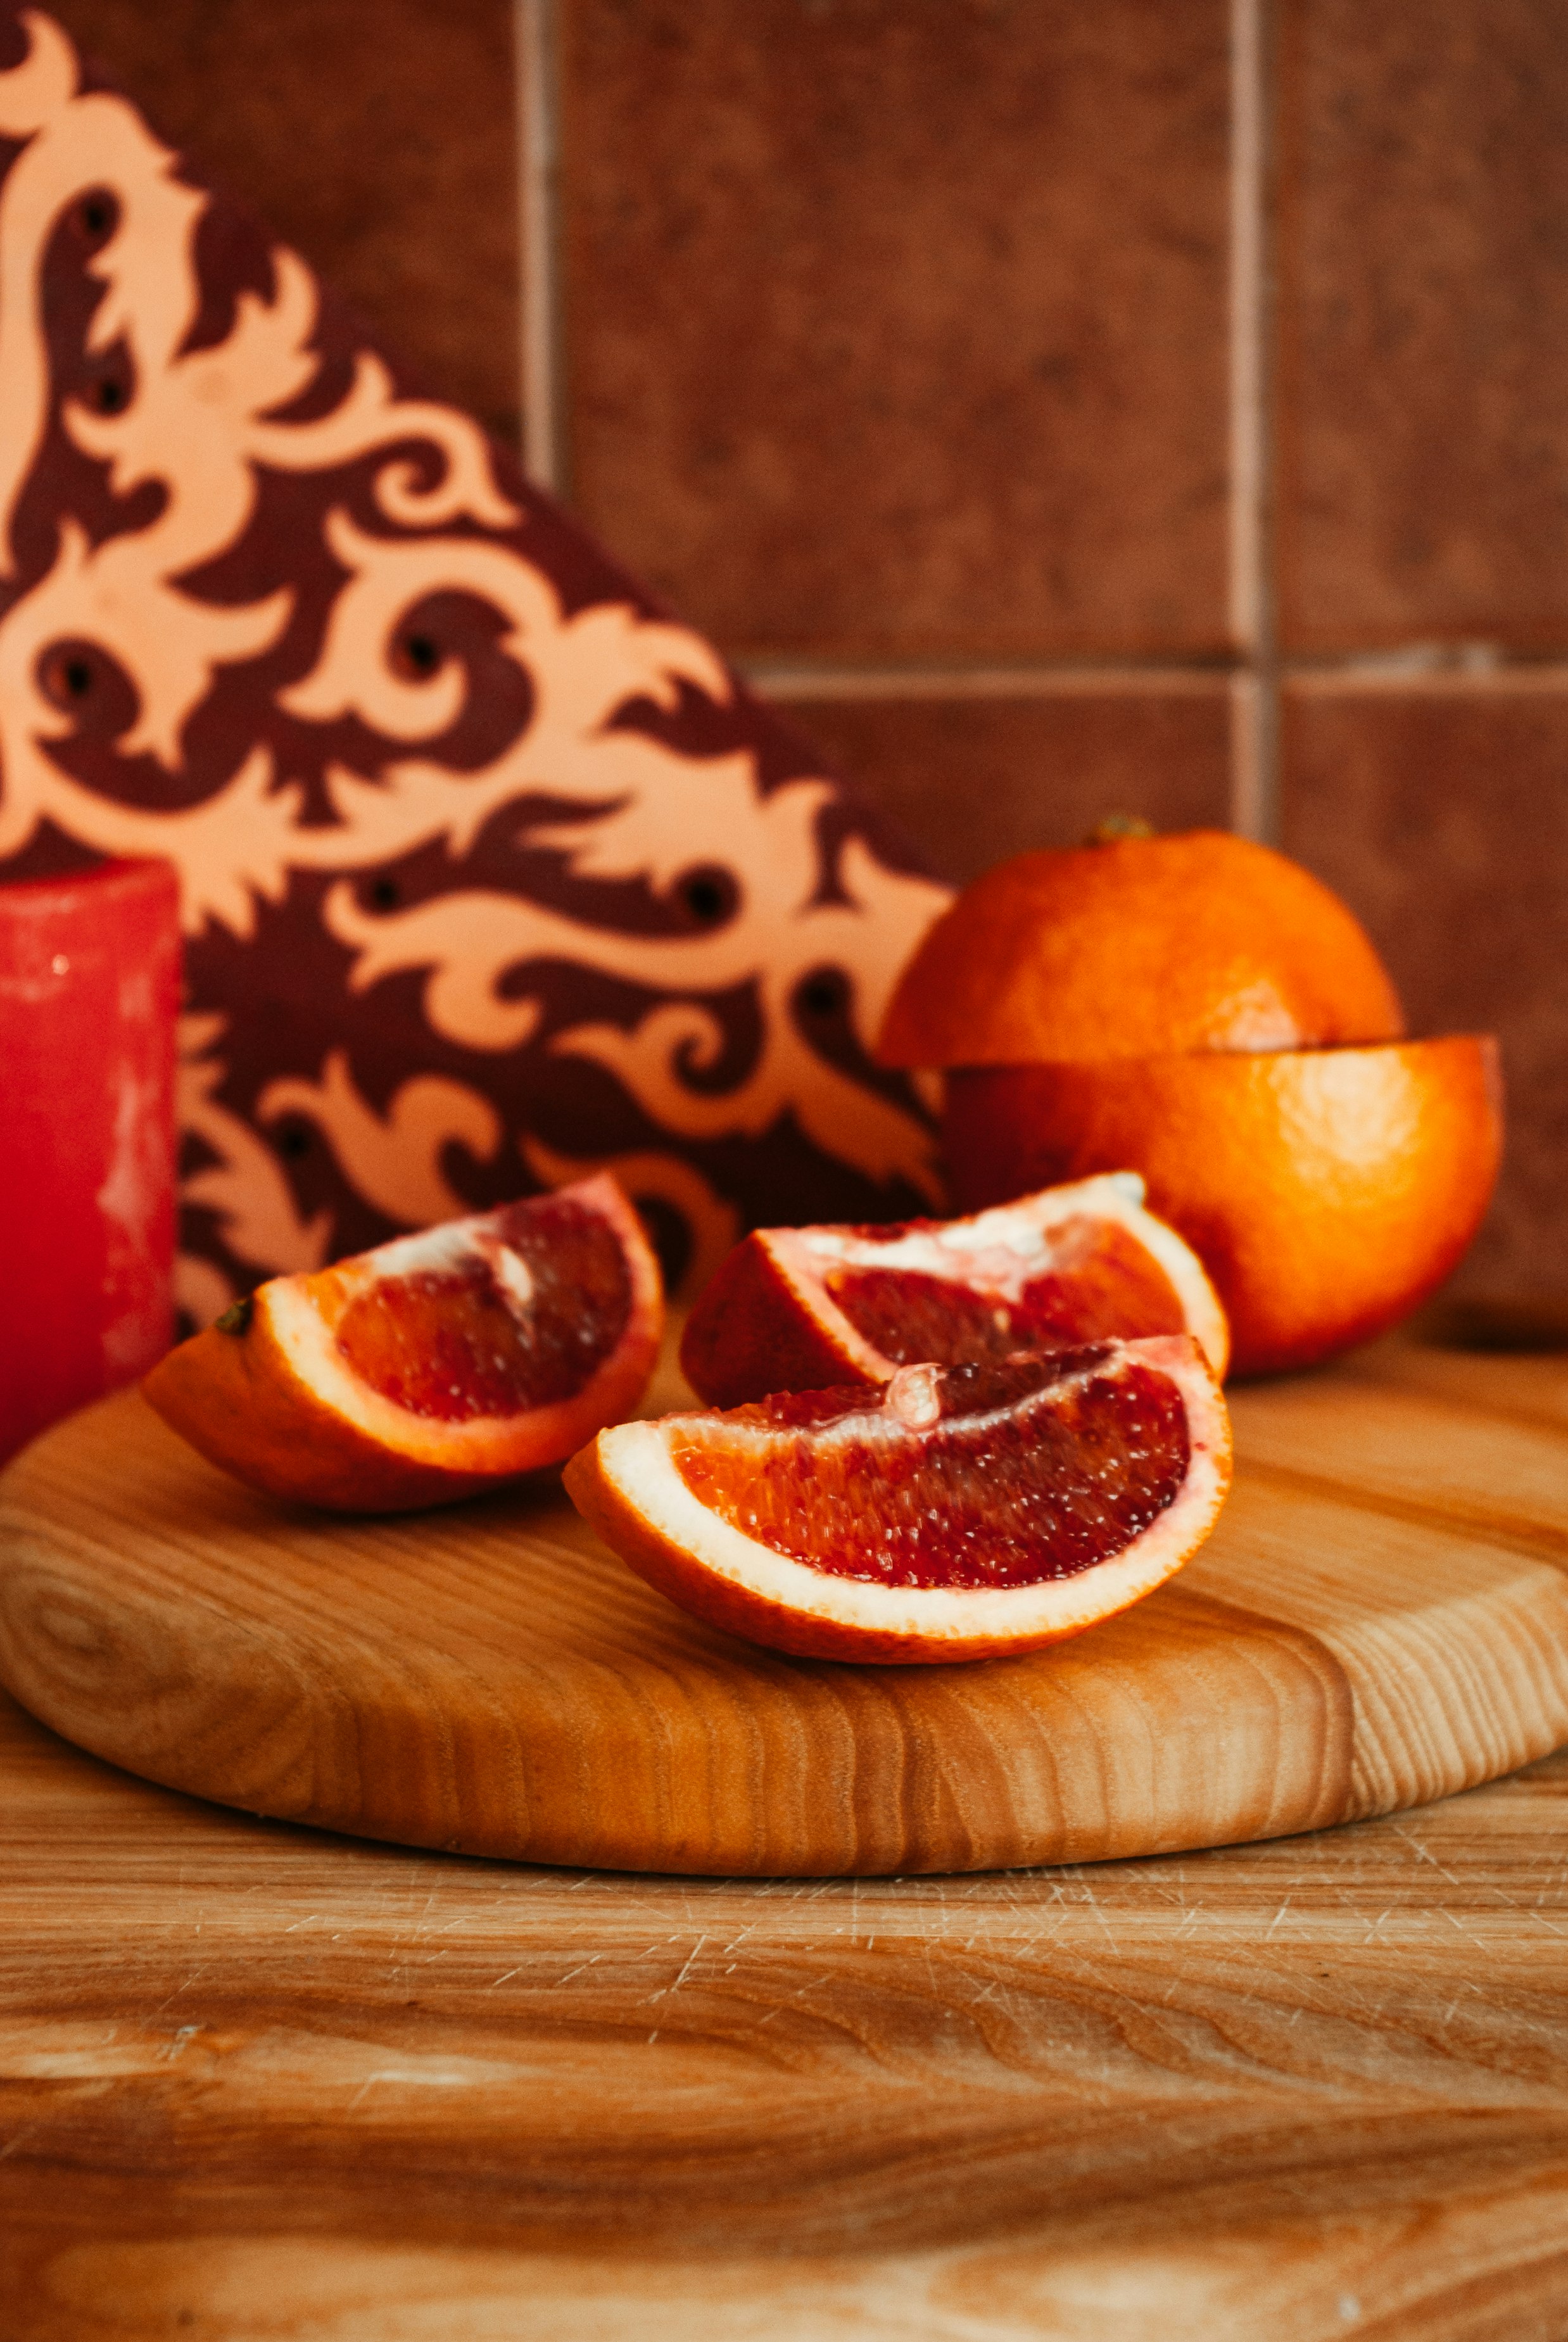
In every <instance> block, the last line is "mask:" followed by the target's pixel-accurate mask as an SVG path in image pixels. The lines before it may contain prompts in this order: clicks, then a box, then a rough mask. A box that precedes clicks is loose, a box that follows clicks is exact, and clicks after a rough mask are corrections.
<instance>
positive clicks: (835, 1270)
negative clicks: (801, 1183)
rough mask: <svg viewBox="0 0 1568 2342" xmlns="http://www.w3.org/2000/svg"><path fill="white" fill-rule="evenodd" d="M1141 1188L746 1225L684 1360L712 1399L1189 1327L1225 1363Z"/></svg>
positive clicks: (1176, 1244) (1194, 1289)
mask: <svg viewBox="0 0 1568 2342" xmlns="http://www.w3.org/2000/svg"><path fill="white" fill-rule="evenodd" d="M1143 1196H1144V1183H1143V1181H1142V1180H1141V1179H1140V1178H1139V1177H1138V1176H1136V1175H1135V1174H1133V1173H1128V1172H1113V1173H1110V1174H1109V1175H1101V1176H1095V1177H1093V1178H1089V1179H1084V1180H1079V1181H1076V1182H1074V1183H1073V1184H1071V1185H1067V1186H1056V1187H1054V1188H1051V1189H1048V1190H1045V1191H1044V1192H1042V1193H1039V1194H1036V1195H1032V1196H1018V1197H1017V1198H1016V1199H1015V1200H1014V1201H1013V1202H1010V1203H1008V1204H1007V1205H1006V1206H1004V1207H1003V1208H1000V1209H993V1210H988V1211H982V1212H980V1213H977V1214H974V1215H972V1216H969V1217H968V1218H964V1219H956V1220H947V1221H941V1220H912V1221H906V1222H904V1223H902V1224H899V1225H895V1226H880V1227H879V1226H869V1227H834V1226H819V1227H804V1228H764V1229H758V1230H756V1231H754V1233H753V1234H752V1235H751V1236H748V1237H746V1238H745V1239H744V1242H743V1243H742V1244H740V1245H737V1246H736V1247H735V1249H734V1252H732V1253H731V1254H730V1255H729V1256H728V1257H727V1258H726V1259H725V1260H724V1263H723V1264H722V1265H721V1266H720V1267H719V1269H718V1270H717V1272H716V1273H715V1275H714V1277H713V1279H712V1281H711V1282H710V1284H709V1285H708V1286H707V1287H706V1289H705V1290H704V1293H703V1294H702V1296H700V1298H699V1300H698V1302H697V1304H696V1306H695V1308H694V1310H693V1311H692V1314H691V1316H690V1318H689V1319H688V1321H687V1325H686V1330H685V1335H684V1339H683V1342H682V1346H681V1362H682V1365H683V1366H684V1369H685V1372H686V1376H687V1378H688V1380H689V1381H690V1382H691V1385H692V1387H693V1388H694V1390H695V1391H696V1392H698V1394H699V1395H700V1396H702V1397H703V1398H704V1399H706V1400H707V1401H708V1403H709V1404H710V1405H711V1406H739V1405H742V1404H744V1403H745V1402H747V1401H749V1400H752V1399H759V1398H764V1397H766V1396H768V1394H769V1393H770V1392H773V1391H780V1390H824V1389H836V1388H838V1387H839V1386H848V1385H850V1384H854V1383H860V1384H864V1385H866V1386H874V1385H876V1384H878V1383H883V1382H885V1381H886V1380H887V1379H888V1377H889V1376H891V1375H892V1374H893V1373H894V1371H895V1370H896V1369H897V1368H898V1367H899V1366H907V1365H913V1364H915V1363H917V1362H922V1361H925V1362H934V1363H936V1364H940V1365H944V1366H958V1365H964V1364H972V1363H974V1362H977V1361H980V1360H984V1359H992V1360H998V1359H1002V1358H1004V1357H1006V1356H1009V1355H1010V1354H1011V1353H1012V1352H1013V1351H1014V1350H1018V1349H1044V1348H1052V1347H1071V1346H1073V1345H1074V1344H1081V1343H1084V1342H1094V1341H1101V1340H1105V1339H1110V1338H1112V1337H1116V1338H1123V1339H1134V1338H1139V1337H1142V1336H1150V1335H1156V1334H1176V1333H1191V1334H1193V1335H1195V1336H1197V1339H1198V1341H1199V1343H1200V1344H1201V1345H1202V1346H1203V1351H1204V1353H1205V1355H1206V1356H1207V1357H1208V1359H1209V1362H1210V1364H1211V1365H1212V1366H1213V1367H1214V1369H1215V1371H1216V1372H1217V1373H1220V1374H1223V1372H1224V1367H1225V1359H1226V1355H1227V1349H1228V1335H1227V1331H1226V1327H1225V1322H1224V1312H1223V1309H1222V1308H1221V1306H1220V1303H1219V1300H1218V1298H1217V1296H1216V1295H1215V1293H1214V1291H1213V1286H1212V1285H1211V1284H1210V1282H1209V1280H1208V1278H1207V1276H1205V1274H1204V1272H1203V1266H1202V1265H1201V1263H1200V1262H1199V1260H1198V1258H1197V1256H1196V1255H1195V1254H1194V1253H1193V1250H1192V1248H1191V1246H1188V1245H1187V1244H1185V1243H1184V1242H1183V1239H1182V1238H1181V1237H1180V1236H1177V1235H1176V1234H1175V1232H1174V1230H1173V1229H1171V1228H1170V1227H1168V1226H1165V1225H1164V1223H1162V1222H1161V1221H1159V1220H1157V1219H1156V1218H1154V1216H1153V1215H1152V1214H1150V1213H1149V1212H1147V1211H1145V1210H1144V1206H1143Z"/></svg>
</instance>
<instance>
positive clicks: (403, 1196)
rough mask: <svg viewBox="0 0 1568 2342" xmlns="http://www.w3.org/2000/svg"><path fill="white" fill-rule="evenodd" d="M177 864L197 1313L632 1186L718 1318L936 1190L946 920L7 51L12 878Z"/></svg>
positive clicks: (600, 581)
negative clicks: (552, 1203)
mask: <svg viewBox="0 0 1568 2342" xmlns="http://www.w3.org/2000/svg"><path fill="white" fill-rule="evenodd" d="M103 855H158V856H166V857H167V858H168V859H169V860H170V861H172V862H173V863H174V864H175V867H176V868H177V870H178V873H179V877H180V886H181V895H182V904H183V916H184V922H185V929H186V943H187V970H188V983H189V1003H188V1014H187V1016H186V1017H185V1037H184V1059H185V1064H184V1076H183V1086H182V1119H183V1126H184V1146H183V1206H184V1211H183V1253H182V1265H181V1299H182V1302H183V1304H184V1306H185V1309H186V1311H187V1313H188V1314H189V1316H191V1317H193V1318H194V1319H195V1320H196V1321H197V1322H198V1323H199V1322H205V1321H206V1320H207V1319H209V1318H211V1317H212V1316H215V1314H216V1313H217V1311H219V1310H220V1309H221V1308H223V1307H224V1306H225V1305H226V1303H227V1302H228V1301H229V1300H230V1299H232V1298H233V1297H234V1296H235V1294H236V1293H238V1292H239V1291H242V1290H244V1289H245V1288H247V1287H248V1286H251V1285H254V1284H255V1282H256V1281H257V1280H258V1278H259V1277H261V1276H267V1275H271V1274H274V1273H275V1272H278V1271H286V1270H294V1269H300V1268H310V1267H315V1266H320V1265H321V1264H323V1263H325V1261H327V1260H329V1259H331V1258H334V1257H335V1256H339V1255H341V1254H343V1253H345V1252H349V1251H355V1250H358V1249H360V1248H361V1247H363V1246H366V1245H369V1244H372V1243H375V1242H379V1241H381V1240H383V1239H384V1238H385V1237H387V1236H391V1235H393V1234H394V1233H396V1232H398V1231H400V1230H403V1229H406V1228H411V1227H415V1226H424V1225H426V1224H427V1223H429V1222H430V1221H432V1220H434V1219H438V1218H443V1217H445V1216H450V1215H452V1214H454V1213H458V1212H464V1211H473V1210H482V1209H484V1208H487V1207H488V1206H491V1205H493V1204H494V1203H496V1202H499V1201H502V1200H504V1199H505V1198H506V1197H508V1196H514V1195H517V1194H520V1193H523V1192H526V1191H528V1190H530V1189H533V1188H535V1187H538V1186H545V1185H556V1184H559V1183H561V1182H563V1181H564V1180H567V1179H571V1178H575V1177H578V1176H582V1174H583V1173H584V1172H585V1171H587V1170H589V1169H596V1168H601V1167H606V1168H609V1169H611V1170H613V1171H615V1172H616V1173H617V1174H618V1176H620V1177H621V1178H622V1180H623V1182H624V1184H625V1185H626V1186H627V1187H628V1189H629V1190H630V1191H631V1192H632V1193H633V1194H634V1195H635V1196H636V1197H637V1199H638V1200H639V1202H640V1203H641V1204H642V1205H643V1206H644V1210H645V1212H646V1213H647V1215H648V1216H649V1218H650V1220H651V1221H652V1223H653V1225H654V1228H655V1230H656V1232H657V1233H658V1234H659V1235H660V1236H661V1237H662V1238H663V1239H664V1246H665V1249H666V1252H667V1253H668V1254H669V1255H670V1256H672V1258H673V1259H674V1261H675V1262H676V1264H677V1265H678V1266H680V1265H684V1281H685V1282H686V1283H687V1284H688V1285H691V1284H693V1283H694V1282H695V1281H697V1280H698V1279H700V1277H701V1276H703V1275H704V1273H705V1272H706V1270H708V1269H709V1268H711V1267H712V1266H713V1265H714V1262H715V1261H716V1259H717V1258H718V1257H719V1256H721V1255H722V1253H723V1252H724V1249H725V1248H726V1247H727V1246H728V1245H729V1244H730V1243H731V1242H732V1241H733V1240H734V1237H735V1236H736V1235H738V1234H739V1233H741V1232H742V1231H743V1230H744V1227H746V1226H750V1225H754V1224H755V1223H757V1222H759V1221H781V1220H791V1219H812V1220H816V1219H825V1218H846V1217H847V1218H856V1219H882V1218H888V1217H894V1216H901V1215H903V1214H906V1213H907V1212H909V1211H911V1210H918V1209H921V1208H924V1207H927V1206H930V1205H931V1204H933V1203H934V1202H936V1201H938V1200H939V1194H940V1191H939V1186H938V1180H937V1171H936V1165H935V1160H934V1153H933V1142H932V1136H931V1128H930V1124H929V1121H928V1119H927V1117H926V1116H925V1115H924V1112H923V1110H922V1107H921V1105H920V1102H919V1100H918V1099H917V1098H916V1096H914V1093H913V1092H912V1090H911V1089H910V1088H909V1087H908V1086H907V1085H906V1084H905V1083H904V1080H903V1079H902V1078H900V1077H896V1076H889V1075H887V1074H885V1073H884V1072H882V1071H881V1070H879V1069H878V1068H877V1067H875V1066H874V1065H873V1063H872V1061H871V1057H870V1048H871V1044H872V1040H873V1038H874V1033H875V1030H876V1027H877V1025H878V1022H879V1020H880V1017H881V1015H882V1012H883V1009H884V1005H885V1002H886V998H887V996H888V993H889V991H890V989H891V986H892V984H893V981H894V977H895V976H896V974H897V971H898V969H899V967H900V966H901V965H902V963H903V961H904V958H905V956H907V954H908V952H909V951H910V950H911V949H912V948H913V946H914V944H915V943H916V942H917V941H918V939H919V937H920V936H921V935H922V934H923V933H924V929H925V927H926V926H927V925H928V924H929V923H930V921H931V919H932V918H933V917H934V916H935V915H936V913H937V912H938V911H939V910H940V909H941V907H942V906H943V904H944V901H945V900H946V899H947V896H946V890H945V889H944V888H943V887H940V886H937V885H935V884H934V882H933V881H932V880H931V879H930V878H929V877H927V876H924V874H923V873H922V872H921V871H920V870H919V869H918V867H917V866H915V865H914V861H913V858H912V857H911V856H910V855H909V854H908V852H907V850H906V849H905V848H904V846H903V845H902V842H901V841H900V840H899V839H898V838H897V836H896V835H895V834H894V833H893V832H892V831H891V830H890V829H889V828H888V827H887V826H885V825H884V823H882V822H881V821H880V819H879V818H878V817H877V816H875V815H874V813H873V812H872V810H871V809H870V808H869V807H868V806H866V805H865V804H864V803H863V802H862V801H861V800H860V799H859V798H858V797H856V796H854V793H853V792H851V791H850V790H848V789H846V788H845V787H844V786H843V785H842V784H840V783H839V782H837V781H835V780H833V779H831V778H829V777H827V776H824V775H823V774H822V773H821V772H820V770H818V769H817V767H816V766H815V765H814V760H813V758H812V756H811V753H810V751H809V750H807V749H805V748H804V747H803V746H802V745H801V744H800V743H799V742H797V741H796V740H794V738H793V737H792V736H790V735H789V734H788V732H787V731H786V730H785V729H784V727H783V726H780V725H779V724H777V723H776V722H775V720H774V718H773V716H771V715H770V714H769V713H768V712H767V711H766V710H765V709H764V708H763V707H761V706H758V705H757V703H755V702H754V700H752V699H751V698H750V697H749V696H747V694H746V693H745V691H744V689H743V687H742V686H740V685H739V684H738V683H737V682H736V680H735V679H734V677H733V676H731V675H730V674H729V673H728V672H727V671H726V669H725V668H724V665H723V663H722V661H721V660H720V659H719V658H718V656H716V655H715V653H714V651H713V650H712V649H711V647H710V646H708V645H707V644H706V643H705V642H704V641H703V640H702V638H701V637H700V636H697V635H695V634H694V633H693V632H692V631H691V630H690V629H689V628H687V627H685V626H680V625H678V624H676V623H674V621H672V620H671V619H670V618H669V617H668V616H665V615H664V614H663V613H661V612H660V611H658V610H657V609H656V608H654V606H652V605H651V604H650V603H649V601H648V600H647V598H646V597H645V596H644V595H642V594H641V593H640V592H639V591H638V589H637V588H636V587H635V586H634V585H633V584H632V583H631V582H630V581H629V580H628V579H627V578H626V577H624V575H622V574H621V573H620V572H619V571H618V570H616V569H615V568H614V566H613V565H612V564H611V563H610V562H609V561H608V560H607V559H606V558H605V557H604V555H603V554H602V553H601V552H600V551H599V550H598V548H597V547H596V546H594V545H593V544H591V543H590V542H589V541H588V540H587V539H586V538H585V537H584V535H583V533H582V532H581V531H580V530H579V529H578V528H577V527H576V526H575V525H574V523H573V522H572V521H571V520H570V519H569V518H568V517H567V516H565V515H564V514H562V513H561V512H560V511H558V510H557V509H556V508H554V506H553V505H551V504H550V503H549V502H548V500H547V499H545V498H544V497H543V496H541V495H538V494H537V493H536V492H535V491H534V489H532V488H531V487H530V486H529V485H527V484H526V483H525V482H524V479H523V477H522V475H521V474H520V472H519V471H518V469H517V466H516V465H515V463H514V461H513V459H512V458H511V457H510V456H509V455H507V454H506V452H505V451H504V449H503V448H501V447H500V446H498V445H495V444H494V443H493V442H491V441H489V440H487V439H486V437H485V435H484V433H483V432H482V431H481V430H480V429H479V427H478V426H477V425H475V424H474V423H473V422H472V421H471V420H470V419H469V418H468V417H467V416H466V415H464V414H463V413H462V412H461V411H460V410H458V409H457V408H455V407H453V406H450V405H445V404H444V403H442V402H441V401H440V400H438V399H434V398H431V397H428V396H425V395H421V394H420V393H419V392H418V391H417V390H416V389H415V388H414V386H413V385H411V384H409V383H408V382H407V380H406V379H405V377H404V375H402V374H401V372H400V371H399V369H398V367H397V365H396V364H395V362H394V361H393V360H392V359H390V358H389V357H387V356H386V355H385V354H384V353H383V352H382V351H380V350H379V349H377V348H376V347H375V346H373V345H371V344H370V343H369V341H368V340H367V338H366V337H365V335H364V334H363V333H362V332H360V331H358V330H357V329H356V328H355V325H354V324H353V323H352V321H351V320H350V319H349V317H348V316H347V315H346V314H345V312H343V311H342V310H341V309H340V308H339V307H338V306H337V305H336V304H335V302H334V300H333V299H332V297H331V296H330V295H328V294H326V293H325V291H324V290H323V288H322V287H321V286H320V285H318V284H317V283H316V281H315V277H314V276H313V275H312V274H311V272H310V270H309V269H308V268H307V267H306V266H305V264H304V262H303V261H301V260H300V259H299V257H298V256H297V255H295V254H294V253H292V252H290V251H288V250H286V249H285V248H284V247H281V246H278V245H273V244H272V243H271V242H270V240H269V239H268V238H267V237H266V236H265V234H264V233H263V232H262V231H261V230H260V229H258V228H257V227H256V226H255V225H253V224H252V223H251V222H250V221H249V220H248V218H246V217H245V215H243V214H242V213H240V212H239V211H237V210H236V209H235V207H234V206H233V205H229V204H227V203H226V202H225V201H224V200H223V199H222V198H220V197H218V196H216V195H214V194H213V193H212V192H211V191H210V190H208V189H207V188H205V187H204V186H202V185H199V184H197V183H196V182H195V180H194V178H193V177H192V176H191V175H190V174H189V173H188V172H187V170H186V169H185V166H184V165H182V163H181V160H180V158H179V156H178V155H175V154H174V153H172V152H171V151H170V150H169V149H168V148H167V147H165V145H162V144H161V143H160V142H159V141H158V140H157V138H156V137H155V135H153V133H152V132H151V130H150V129H149V128H148V126H147V125H146V123H145V121H144V119H143V117H142V116H141V115H140V114H139V113H138V112H137V110H136V108H135V106H134V105H131V104H130V103H129V102H128V101H127V100H126V99H125V97H123V96H121V95H118V94H116V93H115V91H113V90H112V89H108V88H105V87H104V86H102V85H100V83H99V81H98V79H97V77H96V76H95V75H94V74H93V73H91V72H90V71H85V70H84V68H83V65H82V64H81V61H80V60H79V59H78V58H77V56H76V55H75V51H74V49H73V47H72V45H71V43H70V41H69V39H68V38H67V36H66V35H65V33H64V32H63V31H62V30H61V29H60V27H59V26H58V25H56V24H55V23H54V21H53V20H52V19H50V18H49V17H47V16H45V15H42V14H40V13H39V12H37V11H35V10H31V9H27V10H23V11H20V12H18V13H16V14H11V13H8V12H6V11H4V10H0V879H4V878H6V877H21V876H37V875H41V874H43V873H45V872H46V871H51V870H58V869H62V868H70V867H75V866H78V865H80V864H81V863H84V862H86V861H90V860H91V859H93V858H95V857H96V856H103Z"/></svg>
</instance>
